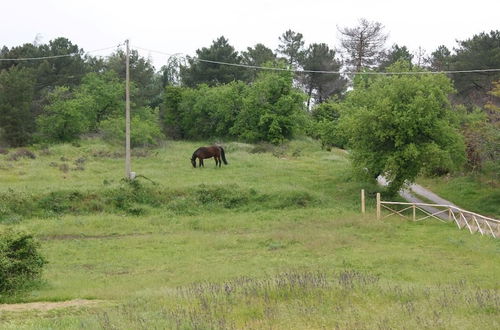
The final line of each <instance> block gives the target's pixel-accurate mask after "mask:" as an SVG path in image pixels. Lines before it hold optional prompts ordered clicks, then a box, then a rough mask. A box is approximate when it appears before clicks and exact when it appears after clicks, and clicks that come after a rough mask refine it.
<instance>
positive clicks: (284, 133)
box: [230, 71, 305, 144]
mask: <svg viewBox="0 0 500 330" xmlns="http://www.w3.org/2000/svg"><path fill="white" fill-rule="evenodd" d="M304 100H305V98H304V95H303V94H302V92H300V91H298V90H297V89H295V88H293V74H292V73H291V72H287V71H285V72H261V73H260V75H259V77H258V78H257V80H256V81H255V82H254V84H252V86H251V87H250V89H249V90H248V92H247V95H246V96H245V98H244V100H243V108H242V109H241V111H240V112H239V114H238V117H237V119H236V122H235V123H234V126H233V127H232V128H231V129H230V132H231V134H233V135H236V136H239V137H241V138H242V139H244V140H246V141H251V142H255V141H268V142H271V143H275V144H278V143H281V142H283V140H285V139H289V138H291V137H292V136H293V134H294V133H295V132H296V131H297V129H298V128H299V127H300V125H301V124H302V123H303V122H304V116H305V111H304Z"/></svg>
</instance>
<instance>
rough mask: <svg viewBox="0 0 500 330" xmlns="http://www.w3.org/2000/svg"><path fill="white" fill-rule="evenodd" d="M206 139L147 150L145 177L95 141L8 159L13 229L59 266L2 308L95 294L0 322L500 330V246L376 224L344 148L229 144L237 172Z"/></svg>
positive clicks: (430, 226)
mask: <svg viewBox="0 0 500 330" xmlns="http://www.w3.org/2000/svg"><path fill="white" fill-rule="evenodd" d="M204 144H205V143H194V142H166V143H165V144H164V145H163V146H162V147H161V148H158V149H154V150H136V151H135V153H134V156H133V164H132V168H133V171H135V172H137V173H138V174H139V178H138V179H137V180H136V182H135V183H127V182H124V181H122V180H121V178H122V177H123V175H124V164H123V160H122V158H121V156H122V155H121V152H122V151H121V150H119V149H115V148H112V147H109V146H107V145H104V144H101V143H100V142H98V141H96V140H87V141H83V142H82V143H81V145H69V144H66V145H57V146H53V147H48V148H46V149H37V150H32V151H33V153H34V154H35V156H36V158H34V159H32V158H26V157H19V158H18V159H17V160H13V158H12V155H13V151H11V152H10V153H9V154H7V155H0V181H1V182H2V184H1V186H0V203H1V208H0V228H7V227H15V228H19V229H23V230H26V231H29V232H32V233H35V235H36V237H37V238H38V239H39V240H40V242H41V249H42V252H43V254H44V255H45V256H46V257H47V259H48V261H49V263H48V265H47V266H46V269H45V272H44V282H43V283H42V284H41V285H40V286H39V287H38V288H37V289H35V290H34V291H32V292H30V293H27V294H25V295H20V296H16V297H10V298H6V297H2V299H3V302H10V303H13V302H17V303H21V302H40V301H51V302H62V301H69V300H74V299H87V300H92V301H94V302H95V303H93V304H89V305H84V306H82V307H80V308H79V307H78V306H75V305H72V307H70V308H65V309H56V310H48V311H34V310H28V311H21V312H19V311H16V312H14V311H6V310H2V308H1V307H0V310H2V312H0V323H1V324H2V328H7V329H20V328H21V329H22V328H26V329H31V328H56V329H59V328H141V327H142V328H181V329H205V328H222V329H224V328H247V329H248V328H253V329H261V328H273V329H285V328H287V329H290V328H292V329H302V328H335V327H337V328H357V329H363V328H367V329H371V328H401V327H402V324H404V325H405V326H406V327H409V328H422V327H424V328H425V327H426V328H436V327H437V328H485V329H487V328H488V329H489V328H491V329H493V328H498V326H499V322H498V319H499V316H500V292H499V289H500V288H499V286H498V279H497V277H498V276H497V275H498V274H499V273H500V257H499V253H498V252H499V251H500V243H499V242H500V241H499V240H494V239H490V238H487V237H482V236H480V235H470V234H469V233H468V232H467V231H459V230H457V228H456V226H454V225H453V224H449V225H448V224H443V223H439V222H434V221H433V220H430V221H428V222H419V223H412V222H407V221H404V220H402V219H400V218H388V219H384V220H383V221H377V220H376V219H375V216H374V207H373V204H374V201H373V199H374V193H375V191H376V189H377V188H376V187H367V186H365V185H363V184H362V183H359V182H357V181H356V180H355V179H354V178H353V177H352V175H351V173H350V170H349V166H348V165H349V163H348V160H347V159H346V158H345V154H344V153H343V152H342V151H340V150H334V151H332V152H327V151H322V150H321V149H320V147H319V145H317V144H316V143H314V142H312V141H309V140H299V141H292V142H290V143H289V144H287V145H286V146H281V147H272V146H269V145H248V144H242V143H236V142H230V143H225V144H224V146H225V149H226V157H227V160H228V161H229V165H227V166H224V165H223V166H222V168H215V163H214V162H213V161H212V160H207V161H205V168H202V169H200V168H196V169H194V168H192V166H191V164H190V161H189V158H190V157H191V154H192V152H193V151H194V150H195V149H196V148H197V147H199V146H201V145H204ZM361 188H365V189H367V191H368V195H369V201H368V214H366V215H365V216H361V215H360V212H359V191H360V189H361ZM0 306H1V305H0Z"/></svg>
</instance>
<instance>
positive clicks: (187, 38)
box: [0, 0, 500, 68]
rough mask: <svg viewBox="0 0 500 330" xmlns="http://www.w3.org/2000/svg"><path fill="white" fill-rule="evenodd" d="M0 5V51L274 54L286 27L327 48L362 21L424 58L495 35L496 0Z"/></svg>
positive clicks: (158, 61) (498, 21)
mask: <svg viewBox="0 0 500 330" xmlns="http://www.w3.org/2000/svg"><path fill="white" fill-rule="evenodd" d="M2 2H3V1H2ZM0 8H2V14H1V18H0V46H3V45H6V46H8V47H12V46H18V45H21V44H23V43H27V42H33V41H34V40H35V38H36V37H37V35H38V37H39V41H40V42H41V43H47V42H48V41H49V40H51V39H54V38H56V37H66V38H68V39H70V40H71V41H72V42H73V43H76V44H78V46H80V47H81V48H83V49H84V50H85V51H91V50H95V49H100V48H105V47H110V46H114V45H117V44H119V43H122V42H123V41H124V40H125V39H130V42H131V45H132V47H133V46H138V47H142V48H147V49H151V50H157V51H161V52H165V53H169V54H174V53H184V54H188V55H194V54H195V51H196V49H198V48H202V47H209V46H210V45H211V43H212V41H213V40H215V39H217V38H218V37H220V36H221V35H224V36H225V37H226V38H228V39H229V43H230V44H231V45H233V46H234V47H235V48H236V50H238V51H242V50H245V49H246V47H249V46H254V45H255V44H256V43H263V44H264V45H266V46H267V47H269V48H271V49H273V50H275V49H276V48H277V46H278V43H279V40H278V38H279V36H280V35H282V34H283V32H285V31H286V30H288V29H292V30H293V31H295V32H300V33H302V34H303V35H304V40H305V42H306V45H307V44H310V43H314V42H317V43H320V42H324V43H327V44H328V45H330V47H332V48H333V47H338V45H339V33H338V31H337V27H354V26H356V25H357V23H358V20H359V19H360V18H366V19H368V20H369V21H376V22H380V23H382V24H383V25H384V26H385V31H386V32H387V33H388V34H389V39H388V41H387V46H391V45H392V44H394V43H397V44H398V45H400V46H406V47H408V49H409V50H410V51H412V52H416V51H417V49H418V48H419V47H422V48H423V49H424V50H426V51H427V53H431V52H432V51H434V50H435V49H436V48H437V47H438V46H439V45H446V46H447V47H448V48H450V49H452V48H453V47H455V46H456V40H457V39H458V40H465V39H468V38H470V37H472V36H473V35H474V34H478V33H480V32H490V31H491V30H500V1H498V0H475V1H456V0H455V1H448V0H446V1H440V0H432V1H431V0H420V1H396V0H372V1H370V0H358V1H355V0H351V1H348V0H344V1H334V0H309V1H295V0H249V1H238V0H232V1H231V0H212V1H209V0H205V1H203V0H176V1H172V0H163V1H153V0H141V1H129V0H121V1H116V0H17V1H15V0H14V1H5V3H2V5H1V6H0ZM110 52H111V51H103V52H100V53H95V54H94V55H98V54H99V55H108V54H109V53H110ZM141 54H142V55H143V56H146V57H147V56H151V58H152V59H153V60H154V63H155V66H156V67H157V68H159V67H160V66H161V65H162V64H164V62H165V61H166V56H161V55H158V54H155V53H149V52H144V51H141Z"/></svg>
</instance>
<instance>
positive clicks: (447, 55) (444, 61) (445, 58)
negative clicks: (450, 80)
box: [429, 45, 451, 71]
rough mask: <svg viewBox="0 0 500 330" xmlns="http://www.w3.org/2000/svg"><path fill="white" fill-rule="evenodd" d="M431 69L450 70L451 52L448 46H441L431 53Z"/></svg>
mask: <svg viewBox="0 0 500 330" xmlns="http://www.w3.org/2000/svg"><path fill="white" fill-rule="evenodd" d="M429 62H430V66H431V69H432V70H434V71H449V70H450V62H451V52H450V50H449V49H448V48H447V47H446V46H443V45H441V46H439V47H438V48H437V49H436V50H435V51H434V52H432V53H431V57H430V59H429Z"/></svg>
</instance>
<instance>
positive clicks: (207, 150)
mask: <svg viewBox="0 0 500 330" xmlns="http://www.w3.org/2000/svg"><path fill="white" fill-rule="evenodd" d="M212 157H214V159H215V167H217V165H219V167H220V166H221V158H222V161H223V162H224V164H226V165H227V160H226V155H225V153H224V149H223V148H222V147H219V146H210V147H201V148H198V149H196V151H195V152H193V156H192V157H191V164H193V167H196V158H198V160H199V162H200V165H199V166H200V167H202V166H203V167H205V165H204V164H203V159H205V158H212Z"/></svg>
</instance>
